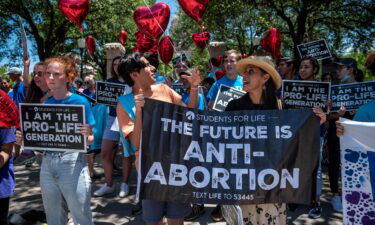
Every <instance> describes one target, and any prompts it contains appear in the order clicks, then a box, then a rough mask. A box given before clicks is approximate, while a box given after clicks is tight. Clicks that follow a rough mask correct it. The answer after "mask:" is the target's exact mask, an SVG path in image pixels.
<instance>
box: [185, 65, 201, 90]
mask: <svg viewBox="0 0 375 225" xmlns="http://www.w3.org/2000/svg"><path fill="white" fill-rule="evenodd" d="M181 78H183V79H186V80H187V81H188V82H189V83H190V88H198V85H199V84H200V83H201V81H202V78H201V75H200V72H199V69H198V67H195V68H194V70H193V73H192V75H191V76H188V75H181Z"/></svg>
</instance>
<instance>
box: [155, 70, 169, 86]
mask: <svg viewBox="0 0 375 225" xmlns="http://www.w3.org/2000/svg"><path fill="white" fill-rule="evenodd" d="M155 76H156V77H155V79H156V83H158V84H160V83H162V84H165V82H166V79H165V77H164V76H163V75H161V74H159V73H158V72H156V73H155Z"/></svg>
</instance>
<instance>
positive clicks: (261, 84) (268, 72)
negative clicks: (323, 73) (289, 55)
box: [226, 56, 326, 224]
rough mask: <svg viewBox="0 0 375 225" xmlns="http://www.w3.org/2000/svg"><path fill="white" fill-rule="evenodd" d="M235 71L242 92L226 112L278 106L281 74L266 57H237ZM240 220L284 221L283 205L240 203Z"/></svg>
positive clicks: (319, 115) (267, 108) (273, 222)
mask: <svg viewBox="0 0 375 225" xmlns="http://www.w3.org/2000/svg"><path fill="white" fill-rule="evenodd" d="M236 69H237V71H238V72H239V73H240V74H241V75H242V76H243V90H244V91H246V94H245V95H244V96H242V97H241V98H239V99H236V100H233V101H231V102H230V103H229V104H228V106H227V108H226V111H237V110H272V109H281V103H280V101H279V100H278V99H277V95H276V93H277V89H279V88H280V86H281V77H280V75H279V74H278V72H277V71H276V70H275V67H274V65H273V63H272V61H271V60H269V59H268V58H267V57H259V56H255V57H249V58H246V59H242V60H240V61H239V62H238V63H237V65H236ZM313 111H314V113H315V114H316V115H317V116H318V117H319V118H320V124H322V123H324V122H325V120H326V117H325V114H324V113H323V111H322V110H321V109H318V108H314V109H313ZM240 207H241V210H242V215H243V220H244V221H246V224H286V204H285V203H274V204H252V205H241V206H240Z"/></svg>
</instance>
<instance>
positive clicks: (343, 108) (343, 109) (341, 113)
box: [338, 104, 346, 116]
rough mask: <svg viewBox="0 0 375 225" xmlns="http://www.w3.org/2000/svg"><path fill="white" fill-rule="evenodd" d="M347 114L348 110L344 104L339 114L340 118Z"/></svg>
mask: <svg viewBox="0 0 375 225" xmlns="http://www.w3.org/2000/svg"><path fill="white" fill-rule="evenodd" d="M345 112H346V108H345V106H344V105H343V104H341V106H340V109H339V112H338V113H339V116H343V115H344V114H345Z"/></svg>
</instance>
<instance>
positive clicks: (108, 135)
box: [94, 56, 132, 198]
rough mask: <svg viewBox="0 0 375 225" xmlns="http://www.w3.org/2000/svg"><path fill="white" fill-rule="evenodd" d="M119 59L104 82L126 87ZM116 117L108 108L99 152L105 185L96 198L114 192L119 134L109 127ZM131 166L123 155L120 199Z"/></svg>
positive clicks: (126, 189)
mask: <svg viewBox="0 0 375 225" xmlns="http://www.w3.org/2000/svg"><path fill="white" fill-rule="evenodd" d="M120 59H121V56H117V57H115V58H113V60H112V67H111V74H112V77H111V78H110V79H108V80H106V82H109V83H115V84H122V85H126V83H125V82H124V80H123V79H122V78H121V77H120V76H119V74H118V65H119V63H120ZM129 89H130V88H129ZM124 94H125V93H124ZM116 116H117V114H116V108H115V107H114V106H110V107H109V115H108V120H107V124H106V127H105V130H104V133H103V140H102V147H101V152H100V156H101V158H102V163H103V169H104V177H105V183H104V184H102V185H101V187H100V188H99V189H98V190H96V191H95V192H94V196H97V197H99V196H104V195H106V194H110V193H113V192H114V191H115V186H114V184H113V179H112V172H113V160H114V157H115V155H116V152H117V149H118V148H117V146H118V142H119V140H120V132H117V131H113V130H111V127H112V124H113V122H114V121H115V118H116ZM131 166H132V160H131V157H129V156H126V155H124V157H123V158H122V177H123V182H121V185H120V193H119V197H121V198H123V197H125V196H127V195H128V194H129V184H128V180H129V177H130V173H131Z"/></svg>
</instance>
